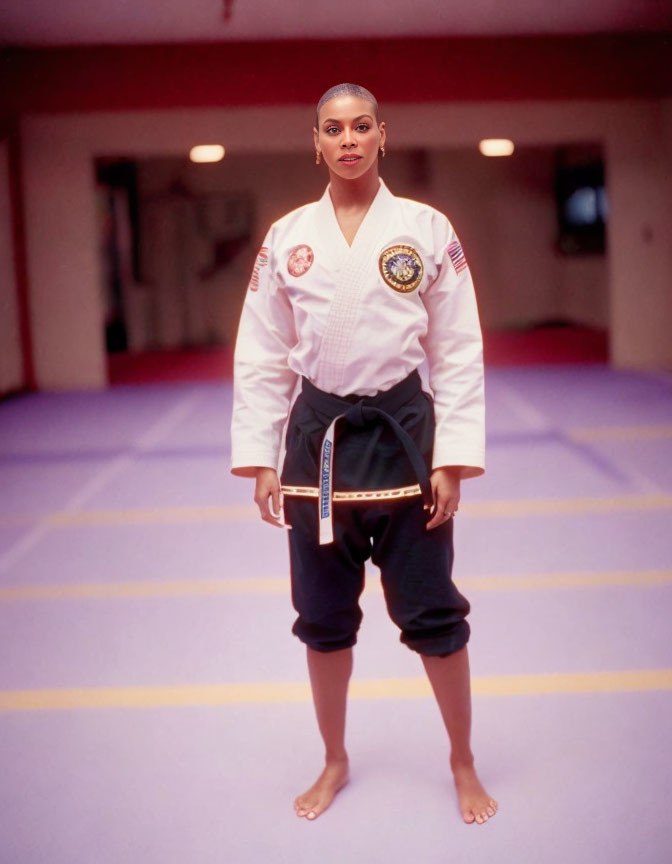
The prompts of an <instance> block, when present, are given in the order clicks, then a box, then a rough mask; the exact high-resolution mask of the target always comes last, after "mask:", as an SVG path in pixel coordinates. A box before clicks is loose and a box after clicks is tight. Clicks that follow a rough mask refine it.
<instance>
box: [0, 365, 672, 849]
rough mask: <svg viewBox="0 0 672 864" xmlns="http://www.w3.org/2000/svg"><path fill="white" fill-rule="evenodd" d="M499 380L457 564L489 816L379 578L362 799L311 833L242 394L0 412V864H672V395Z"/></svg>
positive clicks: (10, 405) (132, 398) (364, 675)
mask: <svg viewBox="0 0 672 864" xmlns="http://www.w3.org/2000/svg"><path fill="white" fill-rule="evenodd" d="M486 374H487V378H486V394H487V423H488V468H487V473H486V475H485V476H484V477H482V478H479V479H474V480H468V481H464V482H463V484H462V503H461V505H460V510H459V513H458V516H457V517H456V525H455V530H456V560H455V570H454V578H455V581H456V582H457V584H458V586H459V587H460V589H461V590H462V592H463V593H465V594H466V595H467V597H468V598H469V599H470V601H471V603H472V613H471V616H470V621H471V625H472V639H471V642H470V656H471V666H472V687H473V694H474V695H473V709H474V722H473V748H474V752H475V754H476V762H477V768H478V769H479V772H480V776H481V778H482V780H483V781H484V783H485V785H486V788H487V789H488V791H490V792H491V794H492V795H494V797H495V798H497V799H498V801H499V803H500V809H499V813H498V814H497V815H496V816H495V817H494V818H493V819H491V820H490V821H489V822H488V823H487V824H485V825H475V824H474V825H465V824H464V823H463V822H462V820H461V817H460V815H459V813H458V810H457V804H456V796H455V793H454V788H453V785H452V780H451V776H450V772H449V768H448V753H449V751H448V744H447V738H446V735H445V732H444V729H443V726H442V724H441V721H440V717H439V713H438V709H437V707H436V704H435V702H434V701H433V699H432V698H431V696H430V695H429V690H428V686H427V685H426V683H425V679H424V677H423V671H422V666H421V663H420V661H419V658H418V657H417V656H416V655H414V654H412V653H411V652H410V651H408V649H406V648H405V647H404V646H402V645H400V644H399V641H398V633H397V630H396V628H395V627H394V625H393V624H392V623H391V622H390V621H389V620H388V618H387V617H386V613H385V611H384V606H383V598H382V594H381V593H380V590H379V588H378V587H377V579H376V572H375V570H374V569H372V570H371V572H370V574H369V581H368V587H367V589H366V591H365V594H364V598H363V608H364V613H365V615H364V623H363V627H362V631H361V634H360V641H359V644H358V646H357V649H356V654H355V673H354V680H353V683H352V687H351V701H350V706H349V715H348V730H349V731H348V746H349V750H350V755H351V761H352V781H351V783H350V785H349V786H348V787H347V788H346V789H344V790H343V791H342V792H341V793H340V795H339V796H338V797H337V799H336V801H335V803H334V804H333V806H332V807H331V809H330V810H329V811H328V812H327V813H325V814H324V815H323V816H322V817H320V818H319V819H318V820H316V821H315V822H312V823H310V822H307V821H306V820H304V819H298V818H297V817H296V816H295V815H294V812H293V809H292V800H293V798H294V796H295V795H296V794H297V793H298V792H300V791H303V790H304V789H305V788H306V787H307V786H309V785H310V784H311V783H312V782H313V780H314V779H315V777H316V776H317V774H318V772H319V770H320V768H321V760H322V748H321V742H320V739H319V737H318V733H317V728H316V723H315V719H314V715H313V708H312V704H311V702H310V693H309V689H308V684H307V673H306V669H305V656H304V649H303V647H302V646H301V644H300V643H299V642H298V640H296V638H295V637H293V636H292V635H291V634H290V632H289V628H290V626H291V623H292V621H293V617H294V613H293V610H292V608H291V605H290V601H289V596H288V584H287V554H286V548H285V544H286V537H285V532H284V531H283V530H279V529H276V528H273V527H271V526H269V525H266V524H264V523H262V522H261V521H260V520H259V519H258V516H257V514H256V510H255V507H254V505H253V503H252V483H251V481H245V480H239V479H235V478H232V477H231V476H230V475H229V474H228V466H227V460H228V425H229V412H230V403H231V389H230V385H229V384H228V383H226V384H218V383H215V382H207V383H202V384H186V383H184V384H172V385H171V384H155V385H151V386H143V387H133V386H126V387H117V388H113V389H111V390H108V391H107V392H103V393H69V394H43V395H29V396H24V397H20V398H15V399H11V400H7V401H6V402H4V403H2V404H0V861H1V862H2V864H27V862H40V864H108V862H109V864H122V862H134V864H135V862H138V864H140V862H142V864H152V862H161V864H173V862H175V864H178V862H179V864H182V862H184V864H205V862H217V864H221V862H226V864H247V862H269V864H276V862H292V864H303V862H306V864H308V862H311V864H313V862H316V861H317V862H320V864H346V862H347V864H350V862H354V864H359V862H362V864H374V862H381V864H383V862H384V864H396V862H399V864H401V862H407V861H409V860H411V861H417V862H419V864H434V862H437V864H438V862H442V864H443V862H446V861H449V862H459V864H465V862H488V864H492V862H495V864H497V862H506V864H518V862H530V864H532V862H534V864H538V862H541V864H555V862H558V864H560V862H562V864H567V862H568V861H572V862H590V864H600V862H605V864H606V862H609V864H614V862H624V864H625V862H627V864H632V862H635V861H636V862H642V864H643V862H646V864H654V862H655V864H657V862H660V864H663V862H668V861H670V860H672V820H670V816H669V806H670V801H671V800H672V779H671V773H670V754H671V753H672V655H671V645H672V639H671V635H670V634H671V628H670V621H671V619H672V520H671V516H672V375H667V374H665V373H660V374H658V373H633V372H618V371H614V370H610V369H609V368H607V367H606V366H599V365H585V366H581V365H578V364H577V365H560V366H528V367H510V368H500V367H497V368H491V369H488V371H487V373H486Z"/></svg>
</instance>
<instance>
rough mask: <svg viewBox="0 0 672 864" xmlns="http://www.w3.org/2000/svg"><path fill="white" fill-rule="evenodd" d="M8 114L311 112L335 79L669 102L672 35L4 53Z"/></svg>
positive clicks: (378, 89) (388, 98)
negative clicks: (301, 107)
mask: <svg viewBox="0 0 672 864" xmlns="http://www.w3.org/2000/svg"><path fill="white" fill-rule="evenodd" d="M0 63H1V65H2V72H3V76H2V77H3V79H4V81H3V84H4V86H3V91H4V92H3V95H2V97H0V98H1V100H2V103H1V104H2V110H3V111H4V113H6V114H7V113H9V114H13V113H18V112H25V111H35V112H52V111H94V110H124V109H148V108H178V107H205V106H233V105H250V104H264V105H270V104H291V103H300V104H313V103H314V102H315V101H316V100H317V98H318V97H319V95H320V94H321V93H322V92H323V91H324V90H326V89H327V88H328V87H329V86H331V85H332V84H334V83H337V82H338V81H355V82H356V83H361V84H364V85H365V86H367V87H368V88H369V89H371V90H372V91H373V92H374V93H375V94H376V96H377V97H378V98H379V99H380V101H381V102H383V103H384V102H392V101H394V102H434V101H479V100H520V99H554V100H555V99H600V98H638V97H661V96H669V95H671V94H672V34H651V35H636V36H632V35H627V36H613V35H612V36H585V37H533V38H530V37H512V38H511V37H509V38H497V39H490V38H460V39H456V38H437V39H413V40H404V39H387V40H378V41H375V40H371V41H341V42H339V41H335V40H330V41H324V42H323V41H293V42H278V41H274V42H260V43H251V42H234V43H222V42H219V43H189V44H181V45H147V46H138V45H127V46H109V45H108V46H99V47H95V46H87V47H68V48H45V49H20V48H9V49H4V50H3V51H2V53H1V54H0Z"/></svg>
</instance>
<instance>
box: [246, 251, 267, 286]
mask: <svg viewBox="0 0 672 864" xmlns="http://www.w3.org/2000/svg"><path fill="white" fill-rule="evenodd" d="M267 264H268V247H267V246H262V247H261V249H260V250H259V251H258V252H257V258H256V260H255V262H254V267H253V268H252V276H251V277H250V284H249V286H248V287H249V289H250V291H256V290H257V289H258V288H259V271H260V270H261V268H262V267H265V266H266V265H267Z"/></svg>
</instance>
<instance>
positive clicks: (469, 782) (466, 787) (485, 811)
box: [453, 764, 498, 825]
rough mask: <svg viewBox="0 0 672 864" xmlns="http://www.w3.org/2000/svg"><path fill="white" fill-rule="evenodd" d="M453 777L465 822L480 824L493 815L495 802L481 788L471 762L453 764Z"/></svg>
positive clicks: (495, 810)
mask: <svg viewBox="0 0 672 864" xmlns="http://www.w3.org/2000/svg"><path fill="white" fill-rule="evenodd" d="M453 777H454V779H455V787H456V789H457V797H458V799H459V801H460V810H461V811H462V818H463V819H464V821H465V822H468V823H471V822H478V824H479V825H482V824H483V823H484V822H487V821H488V819H489V818H490V817H491V816H494V815H495V813H496V812H497V806H498V805H497V802H496V801H495V799H494V798H491V797H490V796H489V795H488V793H487V792H486V791H485V789H484V788H483V786H482V784H481V781H480V780H479V779H478V777H477V776H476V771H475V769H474V766H473V764H463V765H454V766H453Z"/></svg>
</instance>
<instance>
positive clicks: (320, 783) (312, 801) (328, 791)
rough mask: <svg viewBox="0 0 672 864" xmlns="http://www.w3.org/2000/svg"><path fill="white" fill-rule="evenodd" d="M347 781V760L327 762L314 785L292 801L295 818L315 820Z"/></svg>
mask: <svg viewBox="0 0 672 864" xmlns="http://www.w3.org/2000/svg"><path fill="white" fill-rule="evenodd" d="M348 779H349V766H348V759H347V757H346V758H345V759H335V760H331V761H328V762H327V763H326V765H325V766H324V771H323V772H322V773H321V774H320V776H319V777H318V778H317V780H316V781H315V783H314V784H313V785H312V786H311V787H310V789H308V790H307V791H306V792H304V793H303V795H299V796H298V797H297V798H296V799H295V800H294V809H295V810H296V815H297V816H305V818H306V819H309V820H310V821H311V822H312V821H313V819H317V817H318V816H319V815H320V813H323V812H324V811H325V810H326V809H327V807H328V806H329V805H330V804H331V802H332V801H333V800H334V797H335V796H336V793H337V792H338V790H339V789H342V788H343V787H344V786H345V784H346V783H347V782H348Z"/></svg>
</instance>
